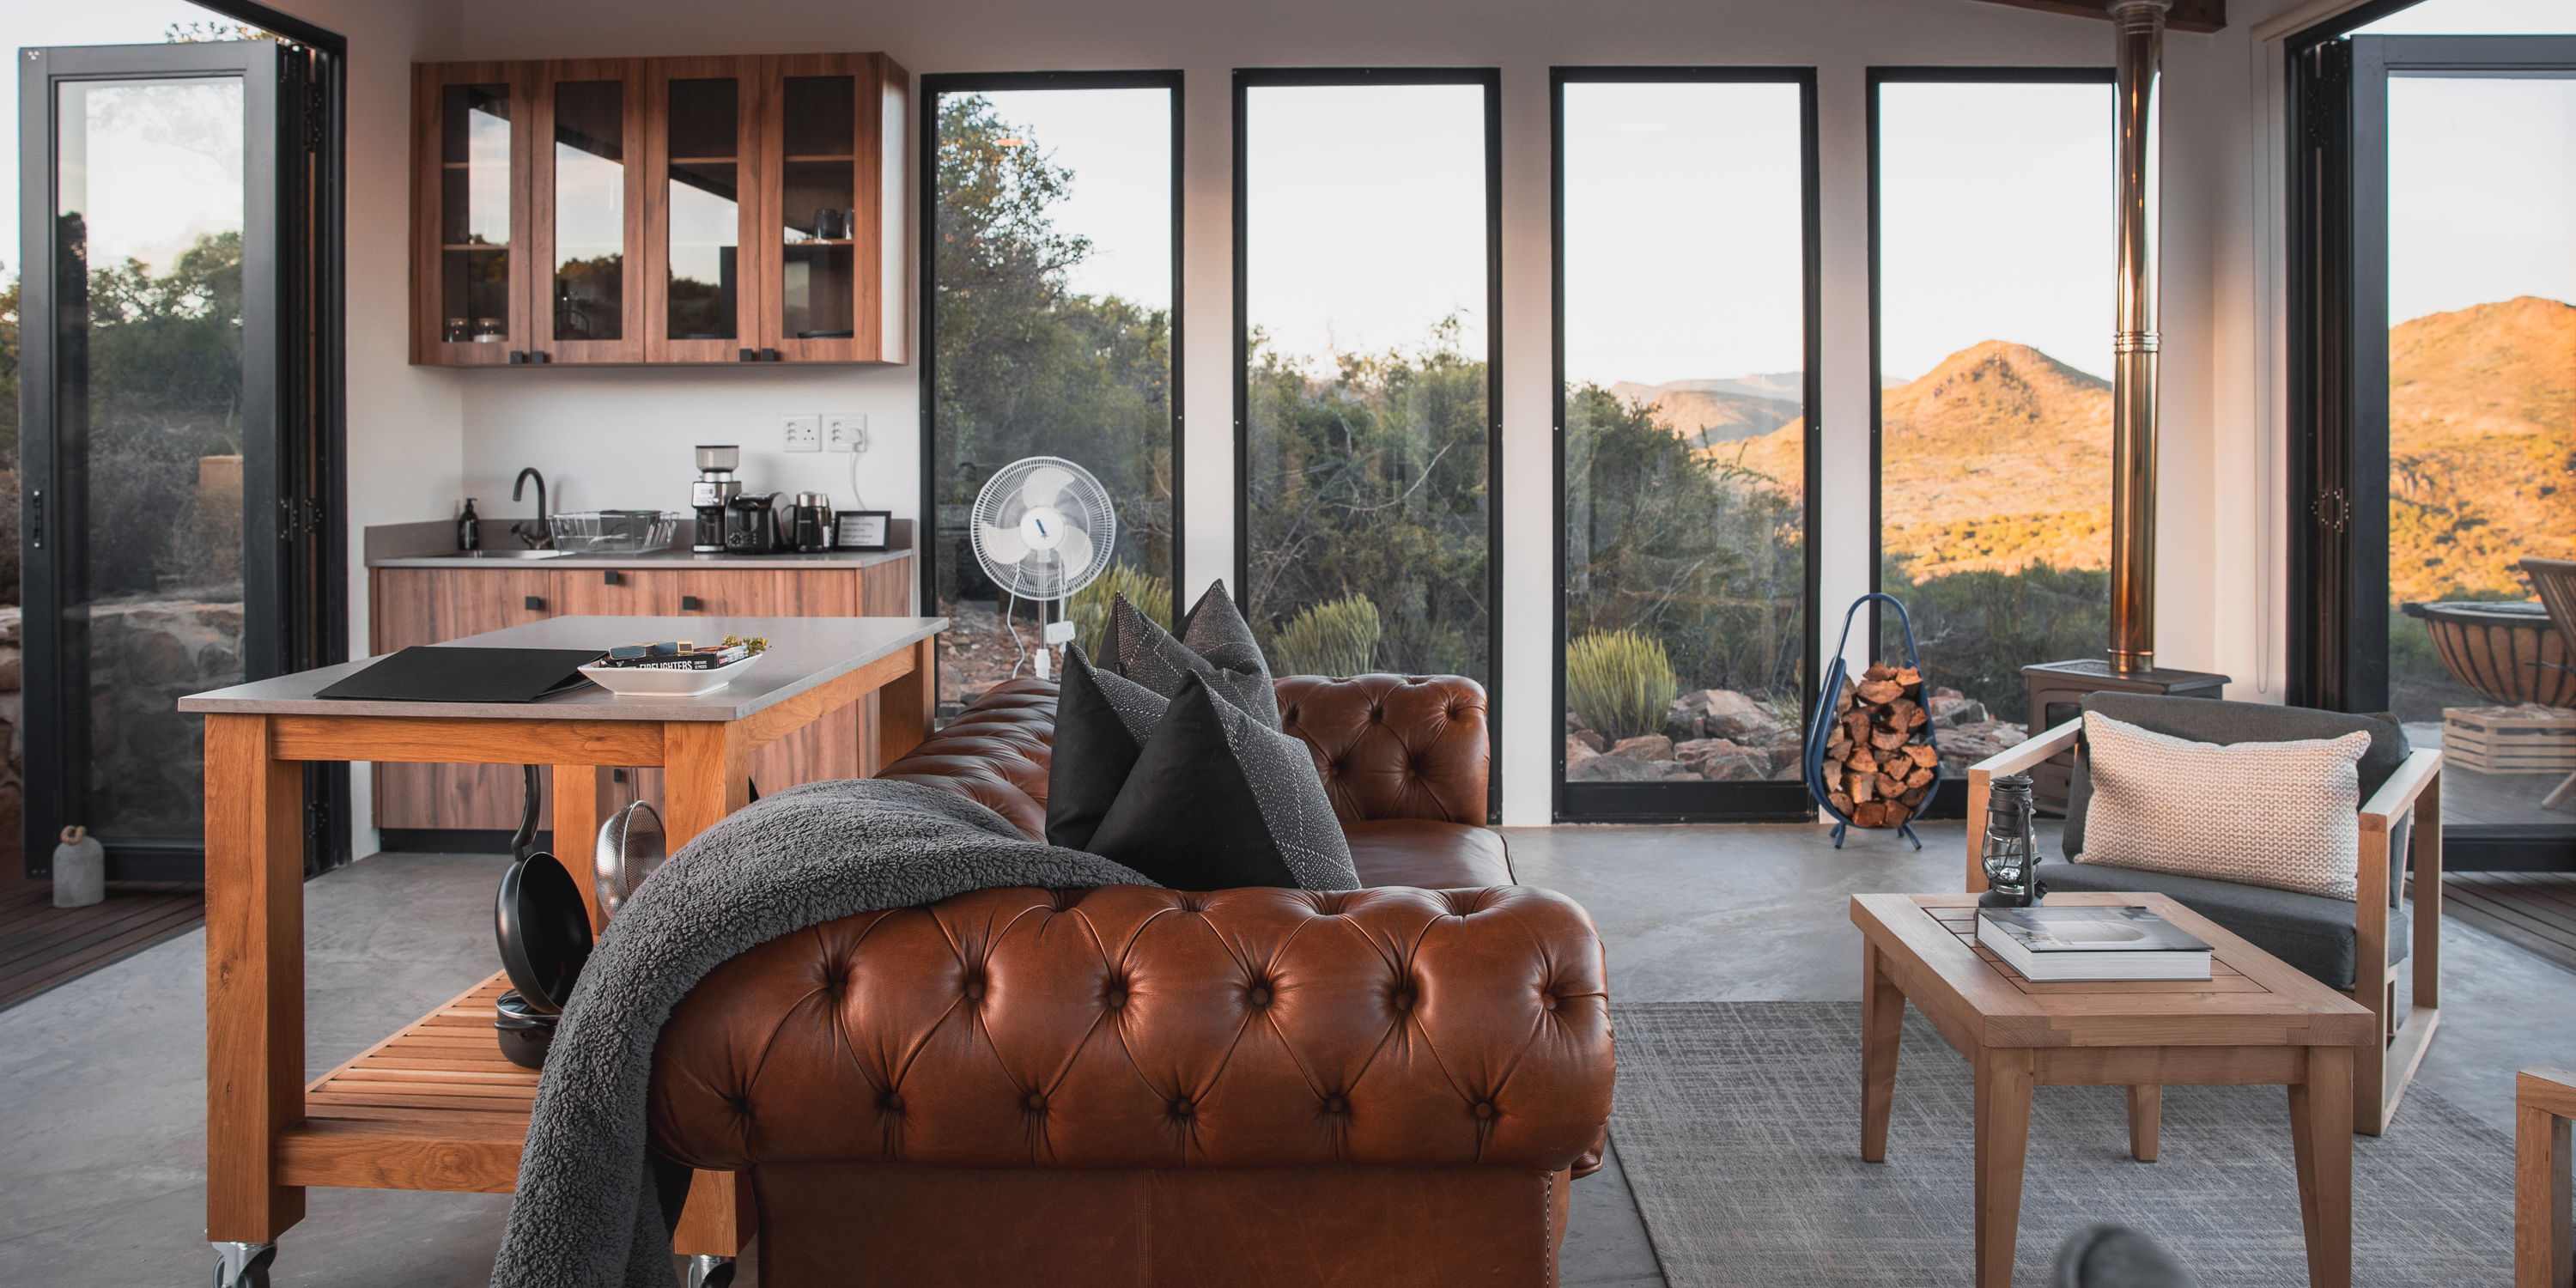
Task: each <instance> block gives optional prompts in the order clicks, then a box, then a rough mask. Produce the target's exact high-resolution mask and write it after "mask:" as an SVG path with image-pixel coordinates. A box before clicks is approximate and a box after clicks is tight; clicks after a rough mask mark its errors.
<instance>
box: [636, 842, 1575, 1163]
mask: <svg viewBox="0 0 2576 1288" xmlns="http://www.w3.org/2000/svg"><path fill="white" fill-rule="evenodd" d="M1611 1075H1612V1065H1611V1049H1610V1013H1609V1001H1608V995H1607V993H1606V991H1605V985H1604V973H1603V962H1602V950H1601V940H1600V937H1599V935H1598V934H1597V933H1596V932H1595V931H1594V929H1593V926H1592V921H1591V918H1590V917H1588V916H1586V915H1585V913H1584V911H1583V909H1582V908H1580V907H1579V906H1577V905H1576V904H1575V903H1574V902H1573V901H1572V900H1569V899H1567V898H1565V897H1564V896H1562V895H1559V894H1555V893H1553V892H1550V891H1545V890H1538V889H1533V888H1529V887H1523V886H1504V887H1490V888H1485V889H1466V890H1441V891H1426V890H1415V889H1406V888H1389V889H1378V890H1355V891H1345V892H1315V891H1302V890H1284V889H1274V888H1250V889H1241V890H1225V891H1216V892H1212V893H1204V894H1197V893H1189V892H1184V891H1178V890H1164V889H1158V888H1152V887H1144V886H1111V887H1105V888H1102V889H1097V890H1070V891H1047V890H1037V889H1029V888H1013V889H1002V890H983V891H976V892H974V893H970V894H964V895H959V896H957V897H955V898H952V899H947V900H943V901H941V902H939V903H936V904H932V905H930V906H929V907H927V908H907V909H898V910H894V911H889V912H877V913H868V914H865V915H862V916H856V917H846V918H842V919H841V920H838V921H832V922H827V923H825V924H823V925H821V926H818V927H815V928H813V929H810V930H805V931H800V932H797V933H796V934H792V935H788V936H785V937H783V938H780V939H776V940H772V941H770V942H769V943H767V944H763V945H761V946H760V947H758V948H755V949H753V950H752V951H750V952H748V953H745V954H743V955H742V956H740V957H737V958H735V959H734V960H732V961H730V962H728V963H726V964H725V965H723V966H721V967H719V968H717V970H715V971H714V972H713V973H711V974H710V975H708V976H707V978H706V979H705V980H703V981H701V982H700V983H699V985H698V986H697V988H696V989H695V990H694V991H692V992H691V993H690V995H689V996H688V997H687V998H685V999H683V1000H682V1002H681V1003H680V1005H679V1007H678V1008H677V1009H676V1010H675V1011H674V1012H673V1014H672V1016H671V1020H670V1022H669V1024H668V1025H666V1026H665V1027H664V1029H663V1032H662V1037H661V1044H660V1047H659V1049H658V1051H657V1053H656V1057H655V1061H654V1074H653V1090H652V1115H653V1126H654V1132H655V1137H656V1140H657V1142H658V1144H659V1145H660V1147H661V1148H662V1149H663V1150H664V1151H665V1152H667V1153H669V1154H670V1155H672V1156H673V1157H675V1158H678V1159H680V1160H682V1161H685V1162H688V1163H690V1164H692V1165H694V1166H697V1167H702V1168H709V1169H714V1170H726V1171H739V1170H742V1169H744V1168H748V1167H751V1166H753V1165H755V1164H761V1163H771V1162H817V1161H858V1162H915V1163H927V1164H940V1165H949V1166H970V1167H1056V1168H1104V1167H1277V1166H1298V1165H1322V1164H1336V1163H1356V1164H1401V1165H1453V1164H1476V1163H1482V1164H1494V1165H1506V1166H1522V1167H1530V1168H1537V1169H1542V1170H1547V1171H1557V1170H1562V1169H1565V1168H1569V1167H1576V1166H1584V1167H1588V1166H1590V1165H1593V1164H1594V1163H1596V1162H1597V1150H1598V1148H1599V1144H1600V1141H1601V1139H1602V1135H1603V1132H1604V1129H1605V1127H1606V1126H1607V1124H1608V1122H1609V1116H1610V1087H1611Z"/></svg>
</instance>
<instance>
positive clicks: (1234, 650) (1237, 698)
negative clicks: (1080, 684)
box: [1109, 587, 1280, 730]
mask: <svg viewBox="0 0 2576 1288" xmlns="http://www.w3.org/2000/svg"><path fill="white" fill-rule="evenodd" d="M1210 591H1211V593H1213V594H1218V595H1220V596H1221V595H1222V593H1223V592H1222V590H1221V589H1219V588H1215V587H1211V588H1210ZM1208 602H1209V601H1208V600H1206V599H1204V598H1202V599H1201V600H1200V601H1199V604H1200V607H1207V606H1208ZM1227 607H1228V609H1229V611H1230V610H1231V607H1232V605H1231V604H1228V605H1227ZM1190 611H1191V623H1190V629H1192V630H1194V631H1196V630H1200V629H1202V628H1201V624H1200V621H1199V619H1200V618H1201V617H1203V616H1209V615H1208V614H1202V613H1200V612H1199V610H1198V609H1196V608H1194V609H1192V610H1190ZM1109 614H1110V618H1111V620H1112V621H1113V622H1114V623H1115V624H1116V626H1115V634H1114V636H1113V638H1114V639H1115V640H1116V642H1117V646H1118V673H1119V674H1120V675H1123V676H1125V677H1127V678H1128V679H1130V680H1133V681H1135V682H1136V683H1138V684H1141V685H1143V686H1145V687H1146V688H1148V689H1150V690H1152V691H1154V692H1155V693H1157V694H1160V695H1161V696H1163V697H1164V698H1167V699H1168V698H1174V697H1178V696H1180V691H1181V677H1182V676H1184V675H1196V676H1197V677H1199V679H1201V680H1202V681H1205V682H1206V684H1207V686H1208V690H1209V691H1210V692H1212V693H1214V694H1216V695H1217V696H1218V697H1220V698H1223V699H1224V700H1225V701H1226V702H1227V703H1229V704H1230V705H1232V706H1233V707H1234V708H1235V709H1236V710H1238V711H1241V712H1243V713H1245V714H1247V715H1249V716H1251V717H1253V718H1254V719H1256V720H1259V721H1260V722H1261V723H1263V724H1264V725H1266V726H1268V727H1269V728H1271V729H1274V730H1275V729H1277V728H1279V727H1280V726H1279V698H1278V695H1277V693H1276V691H1274V690H1273V689H1272V688H1271V687H1270V670H1269V668H1268V667H1267V666H1266V665H1264V664H1263V662H1262V660H1261V651H1260V649H1258V648H1256V647H1248V646H1249V644H1250V635H1251V632H1250V631H1249V630H1248V629H1247V630H1246V631H1245V632H1244V639H1243V640H1242V641H1240V642H1237V641H1235V640H1233V639H1232V638H1231V632H1229V631H1225V630H1222V629H1218V630H1216V631H1215V632H1214V633H1213V635H1212V637H1211V638H1213V640H1214V641H1215V642H1216V643H1217V644H1218V645H1219V646H1220V647H1221V649H1222V651H1224V652H1225V653H1226V655H1227V657H1228V658H1229V660H1230V661H1231V663H1232V664H1233V665H1231V666H1229V665H1220V664H1219V663H1218V662H1216V661H1215V660H1213V659H1211V658H1208V657H1205V656H1203V655H1201V654H1200V653H1199V652H1198V651H1197V650H1195V649H1193V648H1191V647H1190V646H1189V645H1187V644H1184V643H1182V642H1181V641H1180V640H1177V639H1174V638H1173V637H1172V633H1171V632H1170V631H1167V630H1164V629H1163V628H1162V627H1160V626H1157V625H1155V624H1154V619H1152V618H1150V617H1147V616H1146V615H1145V614H1144V613H1143V612H1142V611H1140V610H1139V609H1138V608H1137V607H1136V606H1135V605H1134V604H1131V603H1128V602H1127V597H1126V596H1124V595H1120V596H1118V597H1117V598H1115V599H1113V600H1112V601H1111V602H1110V606H1109ZM1218 615H1220V616H1221V615H1222V614H1218ZM1236 620H1237V621H1238V622H1239V621H1240V620H1241V619H1240V618H1237V619H1236ZM1246 651H1248V652H1249V654H1250V657H1249V658H1248V659H1246V658H1245V657H1244V653H1245V652H1246Z"/></svg>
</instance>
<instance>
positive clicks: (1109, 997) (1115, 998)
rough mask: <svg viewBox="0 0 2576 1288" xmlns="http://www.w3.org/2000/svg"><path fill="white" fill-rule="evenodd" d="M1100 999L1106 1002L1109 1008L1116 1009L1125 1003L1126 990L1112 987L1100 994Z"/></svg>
mask: <svg viewBox="0 0 2576 1288" xmlns="http://www.w3.org/2000/svg"><path fill="white" fill-rule="evenodd" d="M1100 1000H1101V1001H1102V1002H1104V1003H1106V1004H1107V1005H1108V1007H1109V1009H1110V1010H1113V1011H1114V1010H1117V1009H1119V1008H1120V1007H1123V1006H1125V1005H1127V990H1126V989H1123V988H1113V989H1111V990H1109V991H1108V992H1106V993H1104V994H1102V995H1101V998H1100Z"/></svg>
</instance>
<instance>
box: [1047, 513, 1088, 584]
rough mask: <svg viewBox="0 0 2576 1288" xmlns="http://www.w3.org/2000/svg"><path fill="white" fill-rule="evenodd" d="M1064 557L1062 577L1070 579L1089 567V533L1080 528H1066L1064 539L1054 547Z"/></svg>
mask: <svg viewBox="0 0 2576 1288" xmlns="http://www.w3.org/2000/svg"><path fill="white" fill-rule="evenodd" d="M1055 552H1056V554H1057V555H1059V556H1061V557H1062V558H1063V559H1064V579H1065V580H1066V581H1068V582H1069V581H1072V580H1073V579H1074V578H1076V577H1079V576H1081V575H1082V574H1083V572H1084V571H1085V570H1087V569H1089V568H1090V567H1091V534H1090V533H1088V532H1085V531H1083V530H1082V529H1080V528H1078V527H1077V528H1066V529H1065V530H1064V540H1063V542H1062V543H1060V544H1058V545H1057V546H1056V548H1055Z"/></svg>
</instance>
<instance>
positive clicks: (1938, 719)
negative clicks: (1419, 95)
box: [1928, 689, 1993, 729]
mask: <svg viewBox="0 0 2576 1288" xmlns="http://www.w3.org/2000/svg"><path fill="white" fill-rule="evenodd" d="M1928 705H1929V707H1930V709H1931V712H1932V724H1933V726H1934V727H1935V728H1940V729H1955V728H1958V727H1959V726H1960V725H1970V724H1983V723H1985V722H1986V721H1988V720H1991V719H1993V716H1991V715H1989V714H1988V713H1987V711H1986V704H1985V703H1982V702H1979V701H1977V700H1976V699H1974V698H1971V697H1969V696H1968V695H1967V694H1964V693H1961V692H1959V691H1958V690H1957V689H1934V690H1933V691H1932V701H1931V702H1930V703H1929V704H1928Z"/></svg>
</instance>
